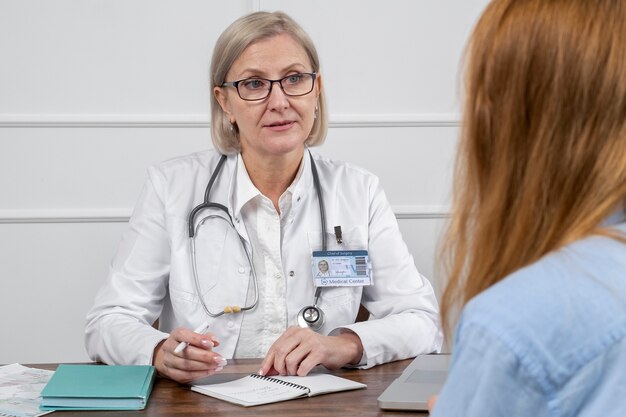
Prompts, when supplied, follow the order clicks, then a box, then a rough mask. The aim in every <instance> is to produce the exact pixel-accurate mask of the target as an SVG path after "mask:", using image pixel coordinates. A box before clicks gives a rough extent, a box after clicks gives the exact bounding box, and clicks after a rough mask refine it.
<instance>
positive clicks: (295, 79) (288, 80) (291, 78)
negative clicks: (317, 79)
mask: <svg viewBox="0 0 626 417" xmlns="http://www.w3.org/2000/svg"><path fill="white" fill-rule="evenodd" d="M302 78H303V77H302V74H292V75H288V76H286V77H285V78H283V84H284V85H294V84H298V83H300V82H302Z"/></svg>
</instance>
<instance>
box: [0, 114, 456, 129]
mask: <svg viewBox="0 0 626 417" xmlns="http://www.w3.org/2000/svg"><path fill="white" fill-rule="evenodd" d="M459 125H460V116H459V115H458V114H457V113H407V114H385V113H379V114H376V113H361V114H334V115H330V120H329V127H331V128H377V127H378V128H380V127H454V126H459ZM74 127H76V128H195V129H198V128H200V129H208V128H209V127H210V123H209V116H208V115H205V114H43V113H42V114H0V128H74Z"/></svg>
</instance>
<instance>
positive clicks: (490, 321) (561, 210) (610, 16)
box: [432, 0, 626, 417]
mask: <svg viewBox="0 0 626 417" xmlns="http://www.w3.org/2000/svg"><path fill="white" fill-rule="evenodd" d="M465 81H466V83H465V87H466V91H465V109H464V123H463V131H462V137H461V143H460V150H459V156H458V160H457V167H456V183H455V194H454V196H455V197H454V205H453V213H454V214H453V218H452V221H451V224H450V227H449V230H448V232H447V240H446V245H445V246H444V249H443V251H442V254H443V255H444V257H445V260H446V264H447V266H448V267H449V269H448V271H447V272H448V273H449V283H448V286H447V288H446V290H445V293H444V297H443V303H442V315H443V319H444V321H445V323H446V324H447V326H448V327H447V335H448V336H450V330H451V323H454V322H456V319H457V318H459V317H458V314H455V312H459V311H460V310H461V309H462V312H461V314H460V318H459V321H458V325H457V327H456V333H455V336H454V348H453V361H452V365H451V369H450V373H449V376H448V380H447V382H446V385H445V387H444V388H443V390H442V392H441V393H440V396H439V399H438V401H437V403H436V405H435V406H434V409H433V410H432V416H433V417H443V416H464V417H472V416H481V417H483V416H507V417H514V416H532V417H540V416H594V417H597V416H603V417H606V416H618V415H619V416H624V415H626V395H625V393H626V337H625V335H626V221H625V217H626V216H625V214H624V203H625V200H626V1H623V0H622V1H620V0H595V1H590V0H567V1H566V0H495V1H492V2H491V3H490V4H489V6H488V7H487V9H486V11H485V12H484V14H483V16H482V17H481V18H480V20H479V22H478V25H477V27H476V28H475V30H474V33H473V35H472V37H471V41H470V44H469V47H468V62H467V66H466V80H465Z"/></svg>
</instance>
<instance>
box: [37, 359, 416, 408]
mask: <svg viewBox="0 0 626 417" xmlns="http://www.w3.org/2000/svg"><path fill="white" fill-rule="evenodd" d="M410 362H411V361H410V360H405V361H398V362H392V363H388V364H385V365H380V366H376V367H374V368H371V369H367V370H356V369H341V370H339V371H335V372H333V374H335V375H338V376H341V377H344V378H348V379H352V380H354V381H359V382H362V383H365V384H367V388H366V389H361V390H355V391H345V392H337V393H332V394H327V395H320V396H316V397H310V398H299V399H296V400H291V401H284V402H279V403H274V404H266V405H260V406H256V407H249V408H246V407H241V406H238V405H235V404H230V403H228V402H226V401H221V400H217V399H215V398H211V397H208V396H206V395H202V394H199V393H196V392H193V391H191V390H190V389H189V387H188V386H186V385H182V384H179V383H176V382H173V381H171V380H169V379H165V378H158V379H157V380H156V382H155V384H154V388H153V390H152V394H151V395H150V399H149V401H148V406H147V407H146V408H145V410H141V411H55V412H54V413H53V414H50V416H51V417H82V416H91V417H94V416H95V417H109V416H115V417H121V416H124V417H126V416H131V417H132V416H144V417H163V416H185V417H187V416H202V417H221V416H227V417H238V416H272V417H283V416H284V417H312V416H333V417H367V416H396V417H400V416H402V417H412V416H427V415H428V413H419V412H402V411H384V410H380V409H379V408H378V404H377V402H376V400H377V398H378V396H379V395H380V394H381V393H382V392H383V391H384V390H385V388H387V386H388V385H389V384H391V382H392V381H393V380H394V379H395V378H397V377H398V376H399V375H400V374H401V373H402V370H403V369H404V368H405V367H406V366H408V364H409V363H410ZM260 363H261V360H260V359H236V360H229V361H228V365H227V366H226V367H225V368H224V370H223V371H222V372H221V374H237V375H239V376H244V375H246V374H249V373H255V372H256V371H257V370H258V369H259V365H260ZM29 366H33V367H36V368H42V369H51V370H54V369H56V367H57V364H39V365H29ZM234 376H235V375H233V377H234Z"/></svg>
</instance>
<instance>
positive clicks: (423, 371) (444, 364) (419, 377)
mask: <svg viewBox="0 0 626 417" xmlns="http://www.w3.org/2000/svg"><path fill="white" fill-rule="evenodd" d="M450 359H451V356H450V355H444V354H440V355H421V356H418V357H416V358H415V359H413V362H411V363H410V364H409V366H407V367H406V369H405V370H404V371H403V372H402V375H400V377H398V378H396V380H395V381H393V382H392V383H391V385H389V386H388V387H387V389H385V391H384V392H383V393H382V394H381V395H380V396H379V397H378V407H379V408H382V409H384V410H428V399H429V398H430V397H431V396H433V395H437V394H439V391H441V388H442V387H443V384H444V382H445V380H446V376H447V374H448V367H449V365H450Z"/></svg>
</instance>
